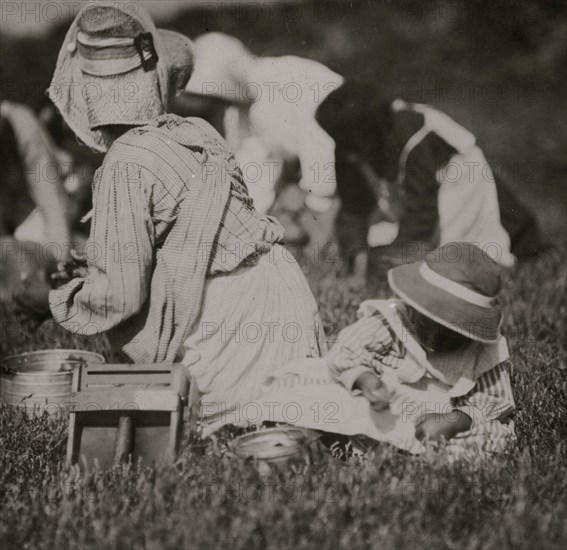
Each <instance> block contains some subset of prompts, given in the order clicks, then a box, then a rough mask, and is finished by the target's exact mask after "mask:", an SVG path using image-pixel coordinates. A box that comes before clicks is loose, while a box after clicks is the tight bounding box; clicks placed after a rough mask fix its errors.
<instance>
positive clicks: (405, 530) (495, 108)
mask: <svg viewBox="0 0 567 550" xmlns="http://www.w3.org/2000/svg"><path fill="white" fill-rule="evenodd" d="M320 4H323V3H322V2H321V3H320ZM420 4H421V3H419V2H399V3H396V2H390V1H386V0H383V1H378V0H368V1H356V0H353V1H351V2H329V5H330V6H331V8H333V10H335V9H336V10H338V11H333V10H331V11H328V12H323V13H322V14H318V12H315V14H316V15H312V14H311V12H309V11H308V10H307V8H305V9H304V11H303V17H301V18H292V17H290V18H288V19H286V20H285V21H282V20H281V18H278V17H275V18H273V19H272V18H270V17H268V14H267V13H266V14H264V15H265V17H261V18H259V19H254V18H251V17H246V14H245V13H244V12H237V14H236V15H238V14H240V15H241V18H240V19H238V18H237V17H235V16H234V14H233V13H232V12H230V10H224V11H218V12H217V11H214V10H213V13H212V14H208V13H205V12H203V11H199V12H190V13H187V14H186V15H185V16H184V17H178V18H176V19H175V20H174V21H171V22H170V24H169V25H168V26H170V27H172V28H176V29H177V30H181V31H183V32H185V33H186V34H188V35H189V36H192V37H193V36H195V35H197V34H199V33H202V32H204V29H205V28H207V29H210V30H221V31H224V32H229V33H231V34H234V35H236V36H237V37H239V38H240V39H242V40H243V41H244V42H245V43H246V44H247V45H248V46H249V47H250V48H251V50H252V51H253V52H254V53H256V54H259V55H281V54H287V53H293V54H297V55H303V56H308V57H311V58H313V59H316V60H319V61H322V62H324V63H326V64H328V65H329V66H330V67H331V68H333V69H334V70H337V71H338V72H341V73H342V74H344V75H346V76H349V77H354V76H357V77H366V78H369V79H371V80H375V81H376V82H379V83H380V85H381V86H383V88H384V90H385V92H386V93H388V94H391V95H392V96H394V97H400V96H401V97H404V98H405V99H408V100H410V101H417V102H420V101H423V100H425V101H427V102H429V103H431V104H433V105H434V106H436V107H439V108H441V109H443V110H444V111H446V112H447V113H448V114H450V115H451V116H453V117H455V119H456V120H457V121H459V122H461V123H462V124H464V125H465V126H466V127H467V128H469V129H471V130H472V131H473V132H474V133H475V134H476V135H477V136H478V138H479V142H480V143H481V145H482V147H483V148H484V149H485V151H486V152H487V155H488V157H489V160H495V161H496V162H498V163H500V164H503V165H506V166H507V167H510V169H511V170H512V171H513V172H514V174H515V176H517V177H514V178H513V180H514V181H513V183H514V188H515V191H516V192H517V193H518V194H519V195H520V196H521V197H522V198H523V199H524V200H525V201H526V202H528V203H529V204H530V205H531V206H532V207H533V208H534V209H535V210H537V213H538V217H539V219H540V221H541V223H542V227H543V230H544V232H545V235H546V237H547V239H548V240H549V241H550V242H551V243H553V244H554V246H555V249H556V251H554V252H549V253H548V254H546V255H545V256H544V257H542V258H540V259H538V260H537V261H534V262H532V263H529V264H524V265H522V266H520V267H519V268H518V269H517V270H516V271H515V272H514V273H511V274H509V275H507V277H506V282H505V288H504V290H503V295H502V302H503V306H504V309H505V311H506V316H505V320H504V327H503V328H504V332H505V334H506V336H507V337H508V341H509V345H510V349H511V356H512V364H513V371H512V378H513V383H514V387H515V396H516V401H517V405H518V411H517V418H516V430H517V434H518V441H517V444H516V446H515V448H514V449H512V451H511V452H510V454H509V455H507V456H503V457H499V458H493V459H487V460H485V461H483V462H480V463H476V464H449V463H448V461H447V460H446V459H445V458H444V456H443V454H442V453H430V454H428V455H426V456H422V457H418V458H415V457H414V458H412V457H407V456H403V455H401V454H398V453H397V452H395V451H394V450H392V449H390V448H386V447H385V448H383V449H379V451H377V452H376V454H374V455H372V456H369V457H367V458H366V459H365V460H364V461H362V462H358V463H340V462H337V461H335V460H333V459H331V458H328V459H325V460H323V461H322V462H320V463H318V464H317V465H315V466H312V467H310V468H308V469H305V470H301V471H298V470H296V471H287V472H283V473H281V474H279V475H278V476H277V477H275V478H271V479H263V478H261V477H260V476H259V474H258V473H257V472H256V470H255V469H254V468H253V467H252V466H250V465H242V464H239V463H237V462H235V461H231V460H229V459H228V458H227V457H226V456H224V455H223V453H222V448H220V447H219V446H218V445H215V444H213V443H210V444H206V445H199V446H194V447H188V446H187V445H186V444H185V446H184V448H183V450H182V452H181V455H180V457H179V460H178V462H177V463H176V464H175V465H174V466H170V467H165V466H164V467H159V468H157V469H155V470H144V471H138V470H135V469H130V468H126V467H124V468H119V467H117V468H115V469H113V470H110V471H106V472H96V473H91V474H89V475H84V474H81V473H80V472H79V470H77V469H70V468H68V467H66V466H65V465H64V461H63V456H64V449H65V443H66V426H65V420H64V419H63V420H58V421H57V420H49V419H47V418H37V419H35V420H28V419H25V418H24V417H22V416H21V415H18V414H17V413H14V412H13V411H9V410H1V411H0V547H1V548H2V549H3V550H10V549H12V548H14V549H18V550H19V549H30V550H31V549H33V550H41V549H49V550H51V549H54V550H55V549H57V550H59V549H61V550H63V549H66V548H73V549H81V550H83V549H107V548H108V549H114V548H116V549H122V548H124V549H125V550H126V549H127V550H136V549H142V548H145V549H146V548H147V549H152V550H161V549H178V548H186V549H199V550H200V549H208V548H227V549H235V550H236V549H246V550H248V549H256V548H257V549H266V548H271V549H283V548H286V549H287V548H293V549H294V550H307V549H309V550H325V549H329V550H330V549H344V550H349V549H351V548H352V549H358V548H382V549H385V550H389V549H400V550H402V549H407V550H425V549H437V548H440V549H444V548H446V549H459V550H460V549H463V550H476V549H478V550H481V549H482V550H485V549H499V550H500V549H525V550H536V549H544V550H548V549H549V550H553V549H563V548H565V547H566V546H567V352H566V341H567V338H566V334H565V332H566V320H567V296H566V288H567V251H566V250H567V247H566V245H567V242H566V238H565V235H566V231H565V227H566V226H565V219H566V216H567V209H566V208H565V203H566V199H567V186H566V185H565V179H566V177H565V176H566V174H567V165H566V164H565V155H564V151H565V143H566V136H567V134H566V126H565V118H564V116H561V114H562V113H564V112H565V106H566V100H565V98H566V97H567V95H566V94H565V90H566V86H567V85H566V80H565V71H564V68H563V67H564V61H565V52H566V50H565V33H564V30H565V12H564V9H562V8H560V7H559V4H560V3H558V2H553V1H551V0H549V1H547V2H541V1H540V2H535V1H530V2H528V1H527V0H522V1H518V2H514V1H512V2H510V1H501V2H496V1H494V2H486V3H483V2H462V5H463V6H465V7H467V8H470V9H465V10H464V11H463V12H462V13H463V16H462V17H457V18H456V19H455V18H452V19H451V18H443V17H441V18H439V17H437V16H436V15H435V13H433V14H431V13H429V12H428V13H427V14H426V15H420V14H419V13H417V14H416V13H415V12H414V10H415V9H416V7H418V6H419V5H420ZM423 4H424V5H426V6H429V7H432V6H433V7H435V6H440V7H441V8H443V7H447V6H448V7H451V6H453V5H455V6H457V7H458V3H455V2H424V3H423ZM546 6H547V7H546ZM290 9H291V8H290ZM408 10H409V11H408ZM278 13H279V12H276V15H277V14H278ZM292 15H293V14H292ZM453 15H454V14H453ZM205 26H206V27H205ZM64 30H65V29H64V28H61V29H59V31H58V34H56V35H54V36H51V37H47V38H45V39H42V41H41V42H38V43H31V44H28V45H26V44H20V43H19V42H18V43H16V42H13V43H12V42H9V41H8V40H5V39H4V38H2V48H3V60H2V63H3V67H2V70H3V79H4V80H5V81H6V82H8V83H15V84H17V85H14V86H12V88H9V87H8V86H6V90H7V91H9V89H13V90H15V92H14V94H15V95H14V97H13V98H12V99H16V100H20V101H25V100H26V98H25V97H23V96H24V95H25V94H24V92H26V90H28V88H29V87H30V86H31V87H32V88H33V89H34V90H35V89H37V90H40V91H41V93H40V94H39V93H38V94H36V95H37V98H35V99H36V100H37V101H36V103H37V104H39V102H40V100H41V99H42V98H43V90H44V89H45V88H46V87H47V85H48V83H49V79H50V77H51V73H52V70H53V65H54V63H55V58H56V54H57V51H58V50H59V47H60V44H61V41H62V37H63V33H64ZM38 51H41V52H42V55H37V52H38ZM22 67H27V68H28V70H27V71H24V70H22ZM18 79H19V80H18ZM28 81H29V83H31V84H30V85H29V86H27V84H28ZM34 83H35V84H34ZM32 84H34V85H33V86H32ZM471 85H472V86H473V88H474V89H476V90H478V91H479V92H478V93H479V94H480V95H477V96H476V98H475V99H471V97H470V96H469V95H467V94H465V93H464V92H465V91H466V90H468V89H469V88H470V86H471ZM454 86H457V88H456V89H457V90H458V91H459V90H461V91H463V94H462V95H460V96H459V97H458V98H457V99H456V100H454V99H451V97H449V95H450V94H449V92H453V91H454V90H455V88H454ZM431 90H432V91H431ZM495 90H496V91H497V92H499V95H498V97H497V98H496V99H494V100H492V99H491V98H487V97H486V95H487V92H488V91H491V92H492V93H494V91H495ZM423 91H425V97H423V96H424V92H423ZM16 92H18V93H17V94H16ZM500 92H501V93H500ZM18 94H19V95H18ZM35 106H37V105H35ZM558 115H559V116H558ZM302 266H303V267H304V269H305V272H306V274H307V277H308V279H309V282H310V284H311V286H312V288H313V291H314V293H315V295H316V298H317V301H318V303H319V305H320V311H321V315H322V317H323V320H324V322H325V325H326V328H327V330H328V334H329V335H330V336H332V335H333V334H336V332H337V331H338V330H339V329H340V328H341V327H343V326H345V325H346V324H347V323H349V322H350V321H352V320H353V318H354V316H355V311H356V305H357V304H358V303H359V302H360V300H362V299H365V298H369V297H376V296H385V295H386V294H385V293H386V292H387V291H386V289H385V286H384V285H383V284H372V285H370V286H371V287H372V288H366V287H363V286H361V285H360V284H359V283H358V282H356V281H352V280H348V279H345V278H343V276H342V275H341V272H340V269H339V266H337V265H336V264H333V263H318V262H313V261H309V259H307V258H303V260H302ZM0 308H1V310H0V312H1V314H2V318H1V325H0V330H1V337H0V356H2V355H4V354H7V353H11V352H16V351H27V350H32V349H44V348H57V347H59V348H65V347H77V348H82V349H91V350H95V351H102V352H103V353H105V354H107V358H109V356H108V348H107V346H106V343H105V341H104V339H102V338H99V337H97V338H96V339H82V340H81V339H75V338H74V337H72V336H70V335H68V334H66V333H65V332H64V331H63V330H61V329H59V328H58V327H56V326H54V325H53V323H51V322H47V323H45V324H44V325H43V326H42V327H41V329H40V330H39V331H38V332H37V333H28V332H26V331H25V330H24V329H23V328H22V327H20V326H19V325H18V324H17V322H16V321H15V319H14V317H13V314H12V305H11V304H10V303H0Z"/></svg>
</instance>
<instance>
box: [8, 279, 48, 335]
mask: <svg viewBox="0 0 567 550" xmlns="http://www.w3.org/2000/svg"><path fill="white" fill-rule="evenodd" d="M49 291H50V287H49V285H48V284H47V283H46V282H45V281H42V280H40V279H39V278H38V277H33V278H32V279H31V280H30V279H28V278H27V274H23V275H22V281H21V284H20V286H19V288H17V289H16V290H15V291H14V294H13V298H14V302H15V304H16V307H15V310H14V313H15V315H16V317H17V319H18V321H19V322H20V323H22V324H25V325H26V326H28V328H30V329H31V330H35V329H37V328H38V327H39V325H41V323H43V321H45V320H47V319H49V317H51V311H50V309H49Z"/></svg>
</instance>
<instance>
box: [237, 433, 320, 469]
mask: <svg viewBox="0 0 567 550" xmlns="http://www.w3.org/2000/svg"><path fill="white" fill-rule="evenodd" d="M317 439H319V434H318V433H317V432H315V431H313V430H308V429H304V428H297V427H294V426H279V427H276V428H267V429H264V430H258V431H256V432H250V433H247V434H244V435H241V436H239V437H237V438H236V439H234V441H233V442H232V443H231V445H230V447H231V450H232V452H233V454H234V455H235V456H236V457H238V458H241V459H245V460H251V461H253V462H255V463H256V464H257V466H258V467H259V470H260V472H261V473H269V472H270V471H271V469H272V466H275V467H279V466H282V465H285V464H287V463H290V462H304V463H309V462H310V457H311V453H310V447H311V444H312V443H314V442H315V441H316V440H317Z"/></svg>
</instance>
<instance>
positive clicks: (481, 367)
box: [326, 243, 515, 452]
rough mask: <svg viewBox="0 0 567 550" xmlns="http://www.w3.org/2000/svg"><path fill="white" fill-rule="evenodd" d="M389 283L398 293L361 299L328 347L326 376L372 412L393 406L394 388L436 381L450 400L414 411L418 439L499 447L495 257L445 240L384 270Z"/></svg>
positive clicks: (508, 431) (501, 378) (504, 394)
mask: <svg viewBox="0 0 567 550" xmlns="http://www.w3.org/2000/svg"><path fill="white" fill-rule="evenodd" d="M388 281H389V284H390V287H391V288H392V290H393V291H394V293H395V294H396V296H397V299H390V300H369V301H366V302H363V303H362V304H361V305H360V308H359V312H358V315H359V320H358V321H357V322H355V323H354V324H352V325H350V326H348V327H347V328H345V329H343V330H342V331H341V332H340V333H339V337H338V340H337V343H336V344H335V345H334V347H333V348H332V349H331V350H330V351H329V353H328V354H327V355H326V361H327V364H328V366H329V369H330V372H331V375H332V377H333V378H334V379H335V380H336V381H337V382H339V383H340V384H342V385H343V386H344V387H345V388H346V389H347V390H349V391H350V392H352V393H353V394H355V395H360V394H362V396H364V397H365V398H366V399H367V400H368V401H369V402H370V404H371V406H372V408H373V409H374V410H375V411H381V410H384V409H387V408H388V407H389V406H390V405H391V402H392V400H393V399H395V398H396V393H398V394H399V392H398V391H397V390H396V387H397V388H400V387H404V386H405V387H407V388H411V387H414V386H417V385H419V384H422V385H423V383H424V382H426V381H427V380H429V381H435V382H436V383H441V384H442V385H443V387H445V388H447V389H448V393H449V396H450V406H448V407H447V406H444V407H441V408H439V409H436V407H429V410H419V411H417V413H418V414H415V416H414V419H413V421H414V422H415V425H416V437H417V439H419V440H424V439H430V440H440V439H443V438H444V439H446V440H451V443H452V444H455V443H456V444H459V445H461V444H462V445H463V446H464V447H468V446H469V445H473V446H480V447H482V448H483V449H485V450H491V451H495V452H498V451H501V450H504V448H505V446H506V443H507V442H509V441H510V440H511V439H512V438H513V437H514V426H513V422H511V421H510V417H511V415H512V413H513V412H514V409H515V405H514V398H513V395H512V388H511V385H510V377H509V374H508V372H507V369H506V363H505V362H506V360H507V359H508V358H509V355H508V347H507V344H506V339H505V338H504V337H503V336H502V335H501V334H500V330H499V329H500V324H501V321H502V312H501V309H500V308H499V306H498V302H497V298H496V296H497V294H498V291H499V290H500V286H501V279H500V271H499V267H498V265H497V264H496V263H495V262H494V261H493V260H491V259H490V258H489V257H487V256H486V254H485V253H484V252H483V251H482V250H480V249H479V248H477V247H476V246H474V245H473V244H469V243H448V244H446V245H444V246H442V247H440V248H438V249H437V250H435V251H433V252H430V253H428V254H427V255H426V256H425V261H424V262H418V263H413V264H406V265H402V266H399V267H396V268H394V269H392V270H390V272H389V273H388ZM405 405H406V408H407V410H410V409H411V407H409V408H408V403H407V402H406V403H405ZM416 408H417V407H416ZM414 412H416V411H414Z"/></svg>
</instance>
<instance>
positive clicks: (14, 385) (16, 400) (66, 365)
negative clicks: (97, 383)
mask: <svg viewBox="0 0 567 550" xmlns="http://www.w3.org/2000/svg"><path fill="white" fill-rule="evenodd" d="M82 363H96V364H101V363H104V357H103V356H102V355H99V354H98V353H92V352H90V351H83V350H75V349H57V350H41V351H30V352H26V353H18V354H16V355H10V356H8V357H4V358H2V359H0V401H1V402H2V403H4V404H6V405H15V406H23V407H25V409H26V411H27V412H29V413H33V412H34V411H36V412H40V413H41V412H43V411H44V410H45V411H47V412H48V413H49V414H57V413H58V412H60V411H64V412H65V411H67V410H68V409H69V396H70V394H71V383H72V379H73V370H74V369H75V368H76V367H77V366H79V365H80V364H82Z"/></svg>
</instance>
